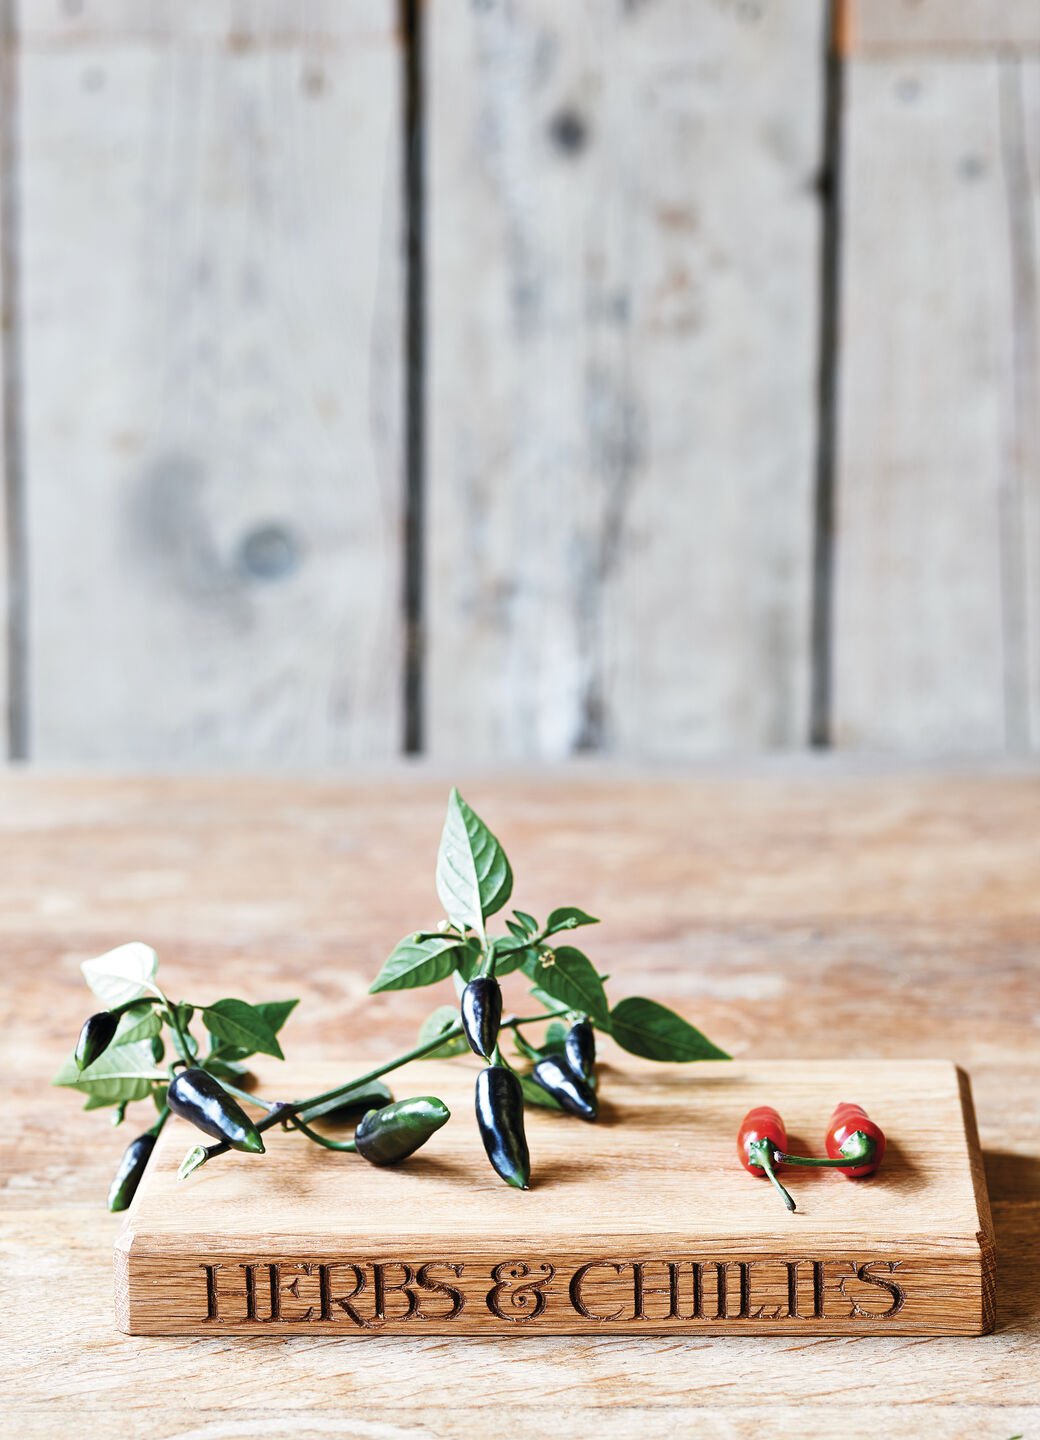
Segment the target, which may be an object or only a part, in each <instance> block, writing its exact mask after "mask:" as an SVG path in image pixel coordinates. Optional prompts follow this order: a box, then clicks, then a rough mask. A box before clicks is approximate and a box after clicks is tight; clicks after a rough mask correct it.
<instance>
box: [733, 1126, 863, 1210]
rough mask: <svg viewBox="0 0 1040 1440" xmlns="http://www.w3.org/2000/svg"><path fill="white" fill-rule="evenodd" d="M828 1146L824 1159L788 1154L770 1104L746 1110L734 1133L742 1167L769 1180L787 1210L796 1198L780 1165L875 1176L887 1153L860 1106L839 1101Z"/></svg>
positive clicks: (858, 1176) (852, 1176)
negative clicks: (785, 1183)
mask: <svg viewBox="0 0 1040 1440" xmlns="http://www.w3.org/2000/svg"><path fill="white" fill-rule="evenodd" d="M826 1146H827V1157H828V1158H827V1159H826V1160H817V1159H815V1158H814V1157H813V1156H810V1155H790V1154H788V1151H787V1130H786V1129H785V1127H784V1122H783V1120H781V1118H780V1115H779V1113H778V1112H777V1111H776V1110H774V1109H773V1107H772V1106H771V1105H759V1106H758V1107H757V1108H756V1109H754V1110H749V1111H748V1113H747V1114H746V1115H745V1116H744V1119H743V1121H742V1123H741V1126H740V1130H739V1131H738V1133H737V1153H738V1155H739V1156H740V1160H741V1164H742V1165H743V1166H744V1169H745V1170H747V1171H748V1172H749V1174H751V1175H757V1176H758V1177H759V1178H760V1179H768V1180H770V1181H771V1182H772V1183H773V1185H775V1186H776V1188H777V1190H778V1191H779V1192H780V1195H781V1196H782V1198H783V1202H784V1204H785V1205H786V1206H787V1208H788V1210H793V1209H794V1208H795V1203H794V1200H793V1198H792V1197H791V1195H790V1194H789V1193H788V1191H787V1190H785V1188H784V1187H783V1185H781V1183H780V1180H779V1178H778V1176H777V1173H776V1172H777V1170H778V1169H779V1168H780V1166H781V1165H806V1166H812V1167H813V1168H814V1169H829V1170H837V1171H839V1172H840V1173H841V1174H842V1175H844V1176H846V1177H847V1178H848V1179H849V1180H861V1179H862V1178H863V1177H864V1176H865V1175H873V1173H874V1171H875V1170H876V1169H877V1168H878V1166H879V1165H880V1164H881V1161H882V1159H883V1158H884V1154H885V1135H884V1132H883V1130H882V1129H881V1127H880V1125H875V1123H874V1121H873V1120H871V1118H870V1116H869V1115H868V1114H867V1112H866V1111H865V1110H864V1109H863V1107H862V1105H854V1104H852V1102H851V1101H848V1100H843V1101H842V1102H841V1104H840V1105H838V1106H837V1107H836V1109H835V1111H834V1114H833V1115H832V1116H831V1123H830V1125H829V1126H828V1129H827V1137H826Z"/></svg>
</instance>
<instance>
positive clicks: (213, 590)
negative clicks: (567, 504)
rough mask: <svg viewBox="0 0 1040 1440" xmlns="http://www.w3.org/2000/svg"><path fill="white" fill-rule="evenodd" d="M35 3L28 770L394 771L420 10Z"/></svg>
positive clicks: (30, 126) (28, 357) (31, 45)
mask: <svg viewBox="0 0 1040 1440" xmlns="http://www.w3.org/2000/svg"><path fill="white" fill-rule="evenodd" d="M23 12H24V14H23V26H22V32H21V54H20V67H21V76H22V92H23V96H22V117H21V121H22V147H23V148H22V155H23V172H24V184H23V193H22V211H21V217H20V224H21V230H22V234H23V237H24V262H25V263H24V317H25V333H24V352H25V397H26V412H25V427H26V469H27V487H28V488H27V503H28V537H29V540H28V543H29V547H30V553H29V557H28V566H29V571H30V577H31V597H32V604H31V614H30V635H29V646H30V667H31V675H30V683H31V689H32V706H31V709H32V715H31V736H30V751H31V754H32V755H33V757H35V758H37V759H40V760H44V761H50V762H58V763H65V762H78V761H104V760H109V761H113V762H118V763H120V764H126V763H130V764H132V763H135V762H137V761H141V760H147V761H150V762H153V763H167V764H178V763H184V762H185V761H187V760H188V759H189V758H190V760H191V761H192V762H194V763H195V764H197V765H205V764H214V763H236V764H239V765H249V764H253V765H257V764H263V765H265V766H284V765H293V764H297V765H298V764H301V763H311V764H320V763H331V762H335V761H337V760H342V759H344V758H346V757H349V756H352V755H365V756H369V757H376V756H380V755H387V754H392V753H394V751H395V750H396V748H397V745H398V731H399V724H398V693H397V692H398V682H399V670H400V653H401V640H400V634H399V629H400V626H399V619H398V591H399V574H400V571H399V564H400V559H399V554H398V546H397V528H398V524H399V490H400V473H399V471H400V465H399V434H400V414H399V411H400V397H399V390H400V353H399V352H400V331H401V323H402V322H401V304H402V294H401V285H402V278H401V247H400V233H399V232H400V203H399V183H398V157H399V142H400V99H399V69H398V63H399V52H398V45H397V40H396V36H395V28H394V27H395V23H396V10H395V5H394V3H393V0H380V3H378V4H375V5H373V4H371V3H368V0H347V3H343V4H338V5H326V4H323V5H321V6H310V5H308V6H306V7H303V8H301V7H300V6H299V5H296V4H294V3H292V0H264V3H261V4H257V5H252V6H249V7H245V8H243V7H242V6H240V5H237V4H234V3H231V0H221V3H217V4H214V3H210V0H192V3H188V4H184V5H181V4H178V5H176V6H174V7H169V6H165V5H136V4H130V5H127V4H117V3H107V4H99V3H96V0H87V3H86V4H83V5H68V6H66V5H60V4H57V3H52V0H48V3H46V4H43V5H39V6H26V7H23Z"/></svg>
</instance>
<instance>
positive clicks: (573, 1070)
mask: <svg viewBox="0 0 1040 1440" xmlns="http://www.w3.org/2000/svg"><path fill="white" fill-rule="evenodd" d="M436 884H437V894H438V897H439V899H440V901H441V904H442V905H443V907H444V912H445V918H444V919H443V920H442V921H441V923H440V925H439V927H438V928H437V929H435V930H427V931H417V932H412V933H410V934H408V935H407V936H405V938H404V939H403V940H402V941H401V942H400V943H399V944H398V945H396V946H395V947H394V949H393V951H392V952H391V954H390V956H389V957H388V959H387V960H386V962H385V963H384V965H383V967H382V969H381V970H380V972H379V975H378V976H377V977H376V979H375V981H374V982H373V984H372V986H371V987H370V988H371V991H372V993H379V992H383V991H393V990H407V989H413V988H415V987H418V986H425V985H434V984H438V983H440V982H442V981H447V980H451V981H452V983H453V985H454V988H455V992H456V1001H457V1003H456V1004H453V1005H452V1004H443V1005H440V1006H438V1007H437V1008H436V1009H435V1010H434V1011H433V1012H432V1014H431V1015H430V1016H429V1017H428V1018H427V1019H426V1020H425V1021H424V1023H423V1025H422V1028H421V1030H420V1032H419V1037H418V1044H416V1045H415V1046H413V1047H412V1048H411V1049H409V1050H407V1051H405V1052H404V1054H401V1055H398V1056H396V1057H395V1058H394V1059H392V1060H389V1061H387V1062H386V1064H384V1065H379V1066H376V1067H375V1068H373V1069H371V1070H369V1071H368V1072H367V1073H365V1074H363V1075H359V1076H354V1077H353V1078H351V1079H349V1080H347V1081H345V1082H344V1083H343V1084H342V1085H338V1086H336V1087H334V1088H333V1089H331V1090H326V1091H323V1092H322V1093H320V1094H318V1095H311V1096H308V1097H306V1098H305V1099H302V1100H292V1101H279V1100H269V1099H265V1098H264V1097H262V1096H260V1095H257V1094H255V1093H253V1092H251V1091H250V1090H248V1089H246V1088H245V1086H246V1085H247V1084H248V1083H249V1081H250V1079H251V1076H250V1072H249V1070H248V1068H247V1066H246V1063H245V1062H246V1061H248V1060H249V1059H251V1058H252V1057H253V1056H254V1055H269V1056H272V1057H274V1058H275V1059H278V1060H281V1059H284V1056H283V1053H282V1048H281V1044H280V1042H279V1038H278V1037H279V1032H280V1031H281V1029H282V1027H283V1025H284V1024H285V1022H286V1021H287V1020H288V1018H289V1016H290V1015H291V1013H292V1011H293V1009H294V1008H295V1006H296V1004H297V1001H296V1000H276V1001H268V1002H266V1003H261V1004H250V1003H248V1002H247V1001H245V1000H239V999H224V1000H217V1001H215V1002H213V1003H211V1004H209V1005H196V1004H192V1003H189V1002H187V1001H183V1000H181V1001H176V1002H174V1001H171V1000H170V999H169V997H168V996H167V995H166V994H165V992H164V991H163V990H162V989H161V988H160V986H159V985H158V983H157V981H156V975H157V970H158V957H157V955H156V953H155V951H154V950H153V949H151V947H150V946H148V945H144V944H141V943H140V942H133V943H131V944H128V945H121V946H119V947H118V948H117V949H115V950H111V951H109V952H108V953H107V954H106V955H102V956H99V957H98V958H97V959H96V960H87V961H85V962H84V964H83V966H82V969H83V974H84V978H85V979H86V982H87V984H88V985H89V986H90V988H91V990H92V991H93V992H94V994H95V995H96V996H97V997H98V999H99V1000H101V1001H102V1002H103V1004H104V1006H105V1008H104V1009H103V1010H100V1011H98V1012H97V1013H96V1014H94V1015H91V1016H90V1017H89V1018H88V1019H87V1020H86V1021H85V1022H84V1025H83V1028H82V1030H81V1032H80V1036H79V1040H78V1041H77V1044H76V1048H75V1051H74V1054H73V1056H72V1058H71V1059H70V1060H69V1061H67V1062H66V1064H65V1065H63V1066H62V1068H61V1070H60V1071H59V1072H58V1074H57V1076H56V1077H55V1079H54V1084H55V1085H65V1086H69V1087H70V1088H72V1089H75V1090H78V1091H80V1092H81V1093H82V1094H84V1095H85V1096H86V1104H85V1107H84V1108H85V1109H87V1110H94V1109H98V1108H101V1107H112V1108H113V1110H114V1115H113V1123H114V1124H116V1125H119V1124H122V1123H123V1119H124V1116H125V1114H126V1110H127V1106H128V1105H130V1104H132V1103H134V1102H136V1101H150V1102H151V1103H152V1104H153V1105H154V1106H155V1110H156V1114H157V1118H156V1120H155V1122H154V1124H153V1125H152V1126H151V1127H150V1128H149V1129H147V1130H145V1131H144V1132H143V1133H142V1134H140V1135H138V1136H137V1137H136V1139H134V1140H133V1141H132V1142H131V1144H130V1145H129V1147H128V1148H127V1150H126V1152H125V1154H124V1156H123V1159H122V1161H121V1163H120V1167H119V1169H118V1171H117V1172H116V1176H115V1179H114V1180H113V1183H112V1188H111V1190H110V1192H109V1197H108V1204H109V1208H110V1209H112V1210H122V1209H125V1208H126V1206H127V1205H129V1203H130V1200H131V1199H132V1198H133V1195H134V1192H135V1191H136V1189H137V1186H138V1184H139V1183H140V1180H141V1177H142V1175H143V1174H144V1171H145V1168H146V1166H147V1164H148V1161H149V1159H150V1158H151V1154H152V1150H153V1148H154V1146H155V1141H156V1139H157V1137H158V1135H159V1133H160V1132H161V1130H162V1128H163V1126H164V1125H165V1124H166V1122H167V1120H168V1118H169V1116H170V1115H171V1114H175V1115H179V1116H181V1117H182V1118H183V1119H186V1120H188V1121H189V1122H190V1123H191V1124H193V1125H194V1126H195V1127H196V1129H198V1130H200V1131H201V1132H202V1133H203V1134H205V1135H207V1136H209V1138H210V1139H211V1141H212V1142H213V1143H211V1144H209V1145H202V1144H199V1145H195V1146H194V1147H193V1148H192V1149H191V1150H189V1151H188V1154H187V1155H186V1156H185V1158H184V1161H183V1163H182V1164H181V1167H180V1171H179V1174H180V1175H181V1177H184V1176H187V1175H190V1174H191V1173H192V1172H193V1171H194V1170H197V1169H198V1168H199V1167H200V1166H201V1165H204V1164H206V1163H207V1162H209V1161H211V1160H213V1159H214V1158H215V1157H217V1156H219V1155H222V1154H224V1153H226V1152H227V1151H228V1150H238V1151H242V1152H244V1153H248V1154H263V1153H264V1150H265V1143H264V1138H263V1137H264V1134H265V1133H266V1132H267V1131H269V1130H271V1129H273V1128H275V1127H278V1128H279V1129H281V1130H293V1131H295V1132H296V1133H298V1134H299V1135H300V1136H301V1137H302V1138H303V1139H304V1140H306V1141H308V1142H309V1143H311V1144H314V1145H318V1146H320V1147H322V1148H323V1149H327V1150H334V1151H339V1152H341V1153H344V1152H349V1153H353V1154H357V1155H360V1156H361V1157H362V1158H363V1159H365V1160H367V1161H369V1163H371V1164H375V1165H388V1164H395V1163H397V1162H399V1161H401V1160H403V1159H405V1158H407V1156H409V1155H411V1154H414V1152H415V1151H416V1150H418V1149H419V1147H420V1146H422V1145H424V1144H425V1143H426V1141H427V1140H429V1138H430V1137H431V1136H432V1135H433V1134H435V1133H436V1131H437V1130H439V1129H440V1128H441V1126H443V1125H444V1124H445V1123H446V1122H447V1121H448V1120H449V1119H450V1114H449V1111H448V1109H447V1106H445V1105H444V1103H443V1102H442V1101H441V1100H440V1099H438V1098H437V1097H436V1096H434V1095H421V1096H412V1097H409V1098H407V1099H404V1100H400V1101H395V1100H394V1098H393V1095H392V1094H391V1092H390V1091H389V1089H388V1088H387V1087H386V1085H385V1084H384V1083H383V1081H382V1077H383V1076H384V1075H388V1074H390V1073H391V1072H392V1071H393V1070H396V1069H398V1068H399V1067H400V1066H402V1065H407V1064H409V1063H410V1062H412V1061H415V1060H421V1059H429V1058H433V1057H450V1056H455V1055H460V1054H463V1053H465V1052H466V1051H467V1050H472V1051H473V1052H474V1053H475V1054H476V1055H478V1056H480V1058H481V1059H482V1060H483V1061H484V1067H483V1068H482V1069H481V1071H480V1072H479V1074H478V1075H477V1077H476V1082H475V1087H474V1100H475V1110H476V1118H477V1125H478V1128H479V1130H480V1134H481V1139H482V1140H483V1143H484V1148H485V1151H486V1153H487V1156H488V1160H489V1161H490V1163H491V1165H492V1167H493V1168H494V1169H495V1171H496V1173H497V1174H498V1175H499V1176H500V1177H501V1178H502V1179H503V1180H504V1181H505V1182H506V1183H507V1184H510V1185H514V1186H516V1187H517V1188H519V1189H527V1188H528V1187H529V1184H530V1176H531V1164H530V1155H529V1151H528V1145H527V1137H526V1132H525V1126H524V1110H525V1106H530V1105H534V1106H538V1107H541V1108H544V1109H548V1110H553V1111H556V1112H558V1113H560V1114H570V1115H573V1116H577V1117H578V1118H580V1119H582V1120H586V1121H594V1120H595V1119H596V1117H597V1115H598V1113H599V1098H598V1084H597V1077H596V1073H595V1056H596V1038H595V1037H596V1032H597V1031H600V1032H602V1033H603V1034H606V1035H609V1036H611V1037H612V1038H613V1039H614V1040H615V1041H616V1043H617V1044H618V1045H620V1046H621V1047H622V1048H623V1049H625V1050H628V1051H629V1052H630V1053H631V1054H633V1055H641V1056H644V1057H646V1058H648V1059H650V1060H661V1061H671V1062H676V1061H678V1062H686V1061H695V1060H725V1059H728V1058H729V1057H728V1056H727V1055H726V1053H725V1051H723V1050H720V1049H719V1048H718V1047H717V1046H716V1045H714V1044H712V1042H711V1041H710V1040H708V1039H707V1037H706V1036H704V1035H703V1034H702V1033H701V1032H700V1031H699V1030H698V1029H696V1028H695V1027H694V1026H693V1025H691V1024H690V1023H689V1022H688V1021H686V1020H684V1019H683V1017H682V1016H681V1015H677V1014H676V1013H675V1011H673V1010H669V1009H668V1008H667V1007H666V1006H664V1005H660V1004H658V1003H657V1002H656V1001H654V1000H648V999H644V998H642V997H639V996H635V997H630V998H629V999H625V1000H621V1001H620V1002H619V1003H618V1004H617V1005H613V1006H612V1005H611V1004H610V1002H609V1001H608V999H607V994H606V989H605V981H606V979H607V977H606V976H604V975H601V974H600V973H599V971H598V970H597V968H596V966H595V965H594V964H593V963H592V961H591V960H590V959H589V958H588V956H587V955H586V954H585V953H584V952H583V951H582V950H579V949H578V948H577V947H576V946H574V945H571V944H569V943H561V939H562V938H563V937H566V936H569V935H570V933H571V932H572V931H574V930H578V929H580V928H583V927H585V926H590V925H597V924H598V923H599V921H598V920H597V919H596V918H595V917H594V916H592V915H589V914H587V913H586V912H585V911H584V910H581V909H579V908H578V907H577V906H574V905H566V906H562V907H560V908H558V909H555V910H553V911H551V912H550V914H549V917H548V919H547V920H546V921H545V922H544V923H540V922H539V921H538V920H536V919H535V917H534V916H533V915H530V914H528V913H527V912H526V911H524V910H513V911H512V913H511V918H508V919H506V921H505V927H506V932H507V933H505V934H500V935H490V934H489V933H488V928H487V922H488V920H489V919H490V918H491V917H492V916H493V915H497V914H499V913H500V912H501V911H502V910H504V908H505V906H506V905H507V904H508V902H509V900H510V899H511V898H512V893H513V871H512V867H511V866H510V864H509V860H508V859H507V857H506V853H505V851H504V850H503V848H502V846H501V844H500V843H499V841H498V840H497V839H496V838H495V836H494V835H493V834H492V833H491V831H490V830H489V829H488V827H487V826H486V825H485V824H484V822H483V821H482V820H481V819H480V817H479V816H478V815H477V814H476V813H475V812H474V811H473V810H471V809H470V807H469V806H468V805H467V804H466V802H465V800H463V798H462V796H461V795H460V794H459V792H458V791H457V790H452V792H451V795H450V797H449V800H448V813H447V817H446V819H445V822H444V831H443V834H442V836H441V844H440V851H439V853H438V857H437V872H436ZM509 975H515V976H516V977H517V979H519V978H520V977H523V978H524V979H525V980H526V981H527V983H528V988H529V993H530V999H531V1002H532V1006H536V1007H537V1009H535V1010H534V1013H532V1014H523V1015H515V1014H510V1015H505V1016H504V1015H503V992H502V988H501V983H500V982H501V981H502V980H503V979H505V978H506V977H507V976H509ZM198 1023H201V1025H202V1027H204V1029H205V1042H204V1043H200V1041H199V1039H198V1037H197V1035H196V1033H195V1029H194V1027H195V1025H196V1024H198ZM543 1026H544V1029H541V1030H540V1033H539V1034H537V1035H536V1034H535V1033H534V1027H543ZM505 1036H509V1037H511V1039H512V1042H513V1052H512V1054H510V1055H507V1054H506V1053H505V1052H504V1051H503V1048H502V1041H503V1037H505ZM245 1107H249V1108H250V1109H252V1110H253V1111H260V1112H262V1113H261V1114H260V1115H259V1116H258V1117H257V1118H253V1117H251V1116H250V1114H249V1113H248V1111H247V1109H246V1108H245ZM355 1122H356V1124H355V1129H354V1134H353V1137H352V1138H350V1139H337V1138H335V1136H334V1135H330V1134H328V1133H326V1130H325V1129H324V1128H322V1129H317V1128H315V1125H316V1123H317V1124H320V1125H321V1126H322V1127H328V1126H330V1125H331V1126H333V1127H334V1128H335V1127H336V1126H337V1125H338V1126H342V1125H344V1124H352V1123H355Z"/></svg>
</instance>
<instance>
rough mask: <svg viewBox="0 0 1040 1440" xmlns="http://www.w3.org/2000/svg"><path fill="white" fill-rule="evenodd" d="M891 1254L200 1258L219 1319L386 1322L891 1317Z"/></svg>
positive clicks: (208, 1312)
mask: <svg viewBox="0 0 1040 1440" xmlns="http://www.w3.org/2000/svg"><path fill="white" fill-rule="evenodd" d="M901 1264H902V1262H901V1261H899V1260H867V1261H864V1262H860V1261H856V1260H852V1259H850V1260H833V1259H826V1260H818V1259H811V1258H799V1259H790V1260H787V1259H754V1260H600V1259H596V1260H587V1261H585V1262H583V1263H582V1264H580V1265H577V1266H575V1265H573V1264H569V1265H559V1264H554V1263H552V1262H550V1261H548V1260H524V1259H515V1260H503V1261H500V1262H499V1263H497V1264H492V1265H488V1264H487V1262H476V1261H465V1262H459V1261H454V1260H442V1259H436V1260H426V1261H422V1262H412V1261H405V1260H356V1261H354V1260H306V1261H301V1260H274V1261H268V1260H264V1261H260V1260H256V1261H221V1262H212V1263H209V1264H203V1265H200V1267H199V1269H200V1270H201V1271H202V1272H203V1274H202V1278H203V1283H204V1305H205V1318H206V1320H207V1321H211V1322H213V1323H214V1324H216V1325H220V1324H228V1323H230V1324H238V1325H240V1324H243V1323H246V1324H249V1323H252V1324H256V1325H269V1324H271V1323H274V1322H277V1323H280V1324H299V1325H315V1324H337V1323H338V1324H340V1325H342V1324H349V1325H354V1326H357V1327H358V1328H359V1329H363V1330H373V1329H379V1328H381V1327H382V1326H385V1325H398V1324H403V1323H407V1322H417V1323H419V1324H421V1323H422V1322H423V1321H429V1320H435V1321H438V1322H443V1321H452V1320H457V1319H458V1318H459V1317H460V1316H461V1315H462V1314H463V1313H466V1314H467V1317H468V1318H469V1319H473V1318H474V1312H475V1313H476V1314H477V1315H480V1316H484V1317H486V1318H487V1320H488V1323H489V1324H491V1325H494V1324H495V1323H505V1324H507V1325H532V1324H533V1325H537V1323H538V1321H539V1319H540V1318H543V1317H546V1318H548V1319H549V1320H550V1321H551V1320H552V1318H553V1316H560V1315H561V1314H563V1313H564V1312H566V1313H567V1314H568V1315H569V1316H573V1315H579V1316H580V1317H581V1318H582V1319H583V1320H586V1321H588V1322H589V1324H590V1325H592V1326H604V1327H609V1326H610V1325H611V1324H618V1323H622V1322H624V1323H632V1322H640V1321H647V1322H653V1323H655V1324H660V1323H663V1322H670V1321H674V1322H676V1323H683V1322H690V1323H695V1322H697V1321H714V1322H718V1321H725V1320H741V1321H750V1320H755V1321H762V1322H767V1323H768V1322H776V1323H778V1324H782V1323H783V1322H784V1321H785V1320H799V1321H802V1320H827V1321H833V1320H848V1321H861V1322H864V1323H868V1324H869V1323H871V1322H876V1321H885V1320H890V1319H891V1318H892V1317H893V1316H894V1315H897V1314H898V1313H899V1312H900V1310H902V1308H903V1306H904V1304H905V1303H906V1289H905V1287H904V1286H903V1285H901V1284H899V1283H898V1281H897V1280H896V1279H895V1278H894V1276H895V1273H896V1271H897V1270H898V1269H899V1268H900V1265H901Z"/></svg>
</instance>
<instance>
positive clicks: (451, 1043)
mask: <svg viewBox="0 0 1040 1440" xmlns="http://www.w3.org/2000/svg"><path fill="white" fill-rule="evenodd" d="M458 1019H459V1012H458V1011H457V1010H456V1009H455V1006H454V1005H438V1006H437V1008H436V1010H434V1011H433V1013H432V1014H430V1015H427V1017H426V1019H425V1020H424V1021H423V1023H422V1026H421V1027H420V1030H419V1044H420V1045H427V1044H429V1042H430V1041H431V1040H435V1039H436V1038H437V1036H438V1035H443V1034H444V1032H445V1030H450V1029H451V1027H452V1026H453V1025H455V1024H456V1023H457V1022H458ZM468 1049H469V1043H468V1041H467V1040H466V1037H465V1035H454V1036H453V1037H452V1038H451V1039H450V1040H446V1041H445V1042H444V1044H443V1045H439V1046H438V1047H437V1049H436V1050H431V1051H430V1053H429V1055H427V1056H425V1057H424V1058H425V1059H427V1060H440V1059H447V1058H448V1057H449V1056H452V1055H463V1054H465V1052H466V1051H467V1050H468Z"/></svg>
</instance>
